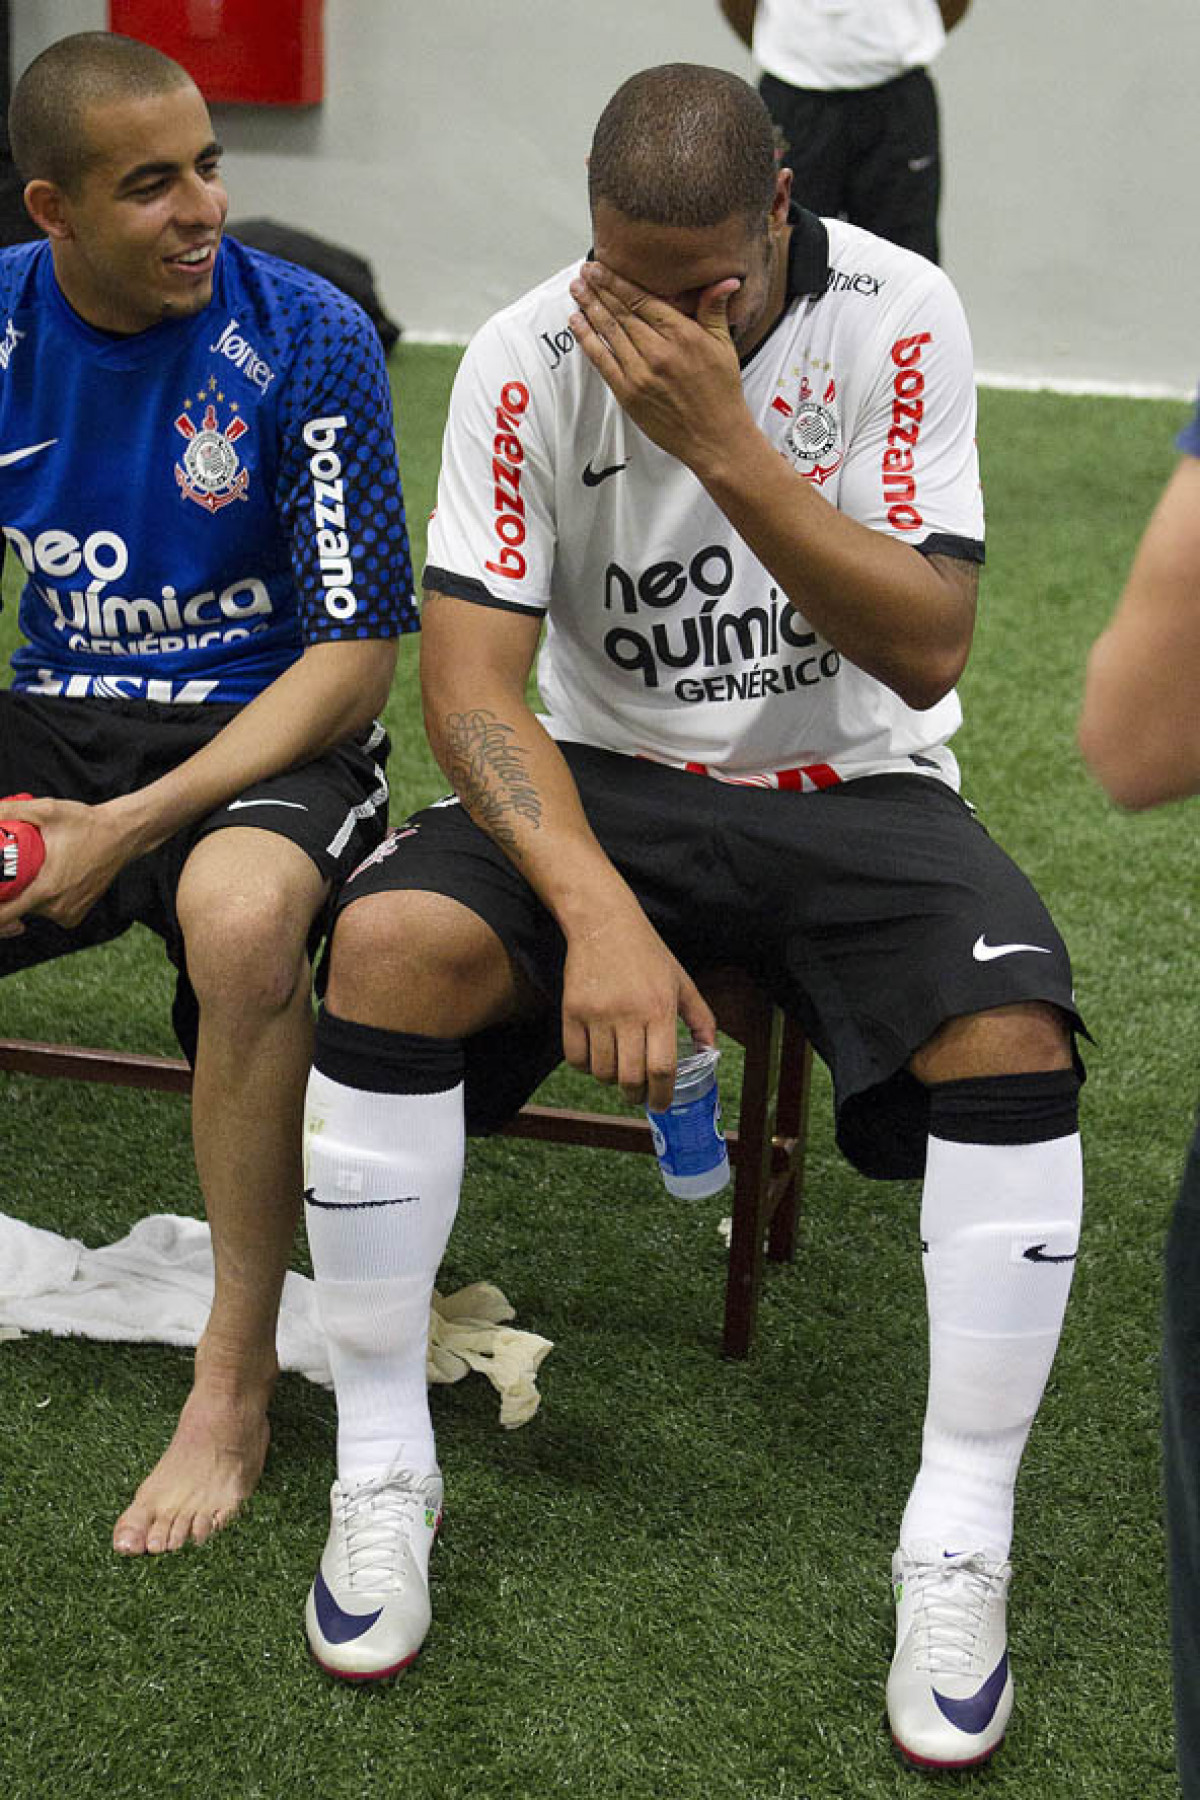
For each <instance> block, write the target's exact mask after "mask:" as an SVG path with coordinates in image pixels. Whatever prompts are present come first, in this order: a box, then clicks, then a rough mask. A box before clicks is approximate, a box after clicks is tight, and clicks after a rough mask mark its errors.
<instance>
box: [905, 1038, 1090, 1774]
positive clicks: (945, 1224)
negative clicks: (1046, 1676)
mask: <svg viewBox="0 0 1200 1800" xmlns="http://www.w3.org/2000/svg"><path fill="white" fill-rule="evenodd" d="M911 1067H912V1069H913V1071H914V1073H916V1074H917V1076H918V1077H919V1078H920V1079H921V1080H922V1081H923V1082H924V1083H926V1084H927V1086H928V1090H929V1138H928V1147H927V1157H926V1165H925V1179H924V1187H923V1192H922V1201H921V1246H922V1253H923V1263H924V1273H925V1289H926V1299H927V1305H928V1314H929V1385H928V1394H927V1399H926V1410H925V1421H924V1429H923V1435H922V1456H921V1465H920V1469H919V1472H918V1474H917V1478H916V1481H915V1483H914V1485H913V1488H912V1492H911V1494H910V1496H909V1500H908V1504H907V1506H906V1508H905V1512H904V1518H903V1521H902V1523H901V1527H900V1547H899V1549H898V1550H897V1552H896V1555H895V1558H894V1560H893V1583H894V1586H895V1589H896V1604H897V1649H896V1657H895V1660H894V1662H893V1665H892V1671H891V1675H890V1677H889V1682H888V1708H889V1715H890V1719H891V1724H892V1731H893V1735H894V1737H895V1739H896V1741H897V1744H898V1745H899V1746H900V1748H901V1750H902V1751H903V1752H904V1754H905V1755H906V1756H907V1757H908V1759H909V1760H910V1761H912V1762H915V1763H918V1764H920V1765H925V1766H932V1767H951V1768H958V1767H965V1766H970V1764H972V1763H973V1762H979V1761H983V1760H985V1759H986V1758H987V1757H988V1756H990V1755H991V1754H992V1752H993V1751H994V1750H995V1749H996V1747H997V1746H998V1744H999V1742H1000V1740H1001V1739H1002V1738H1003V1736H1004V1731H1005V1728H1006V1725H1007V1721H1008V1716H1009V1713H1010V1712H1011V1708H1012V1694H1013V1689H1012V1676H1011V1674H1010V1672H1009V1667H1008V1655H1007V1637H1006V1617H1005V1614H1006V1605H1007V1591H1008V1583H1009V1575H1010V1565H1009V1561H1008V1558H1009V1553H1010V1549H1011V1544H1012V1519H1013V1497H1014V1492H1015V1487H1016V1479H1017V1472H1018V1469H1019V1467H1020V1463H1021V1457H1022V1455H1023V1453H1024V1449H1025V1445H1026V1442H1027V1440H1028V1437H1029V1432H1030V1429H1031V1427H1032V1425H1033V1422H1034V1419H1035V1417H1036V1414H1037V1411H1038V1408H1039V1406H1040V1404H1041V1399H1042V1393H1043V1390H1044V1388H1045V1385H1046V1381H1047V1378H1048V1376H1049V1373H1050V1368H1051V1365H1052V1363H1053V1360H1054V1355H1055V1352H1056V1350H1057V1347H1058V1340H1059V1334H1060V1332H1061V1329H1062V1323H1063V1317H1064V1313H1065V1309H1066V1304H1067V1297H1068V1295H1069V1293H1070V1289H1071V1278H1072V1275H1073V1273H1074V1268H1075V1257H1076V1251H1077V1247H1078V1242H1079V1229H1080V1221H1081V1216H1082V1207H1083V1165H1082V1155H1081V1149H1080V1141H1079V1122H1078V1086H1079V1081H1078V1076H1077V1074H1076V1072H1075V1069H1074V1067H1073V1064H1072V1055H1071V1046H1070V1040H1069V1037H1068V1033H1067V1029H1066V1027H1065V1024H1064V1022H1063V1020H1062V1018H1061V1016H1060V1015H1059V1014H1058V1013H1057V1011H1056V1010H1055V1009H1054V1008H1052V1007H1049V1006H1046V1005H1042V1004H1037V1003H1032V1004H1031V1003H1026V1004H1022V1005H1014V1006H1011V1007H1006V1008H1003V1009H999V1010H996V1011H990V1012H985V1013H981V1014H976V1015H973V1016H969V1017H966V1018H957V1019H954V1020H951V1021H950V1022H949V1023H948V1024H947V1025H945V1026H943V1027H942V1028H941V1030H940V1031H939V1032H938V1033H937V1034H936V1035H935V1037H934V1038H933V1039H931V1040H930V1042H929V1043H928V1044H927V1045H926V1046H924V1047H923V1049H922V1050H921V1051H920V1052H918V1054H917V1055H916V1056H915V1057H914V1058H913V1061H912V1064H911Z"/></svg>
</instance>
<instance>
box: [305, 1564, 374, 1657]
mask: <svg viewBox="0 0 1200 1800" xmlns="http://www.w3.org/2000/svg"><path fill="white" fill-rule="evenodd" d="M313 1603H314V1605H315V1607H316V1612H317V1624H318V1625H319V1626H320V1627H321V1635H322V1636H323V1637H324V1638H325V1639H326V1641H327V1642H328V1643H330V1644H349V1643H350V1642H352V1640H353V1639H354V1638H357V1637H362V1635H363V1633H364V1632H365V1631H370V1629H371V1627H372V1625H373V1624H374V1623H375V1621H376V1619H377V1618H378V1617H379V1615H380V1613H381V1612H382V1611H383V1608H382V1606H377V1607H376V1608H375V1611H374V1612H369V1613H352V1612H347V1611H346V1610H345V1608H344V1607H342V1606H339V1605H338V1603H337V1601H336V1600H335V1599H334V1597H333V1595H332V1594H331V1593H330V1591H329V1587H328V1584H327V1583H326V1580H325V1577H324V1575H322V1573H321V1571H320V1569H318V1570H317V1578H316V1580H315V1581H314V1582H313Z"/></svg>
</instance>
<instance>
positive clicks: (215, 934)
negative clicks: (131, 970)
mask: <svg viewBox="0 0 1200 1800" xmlns="http://www.w3.org/2000/svg"><path fill="white" fill-rule="evenodd" d="M181 923H182V924H183V931H184V946H185V949H186V952H187V969H188V979H189V980H190V981H191V984H192V987H193V988H194V989H195V992H196V997H197V999H198V1000H199V1002H200V1006H201V1009H202V1010H205V1009H207V1010H210V1011H211V1010H212V1009H213V1008H215V1007H225V1008H232V1009H235V1010H236V1011H237V1012H238V1014H239V1015H240V1016H243V1017H245V1016H250V1015H259V1016H262V1015H269V1014H272V1013H279V1012H284V1011H286V1010H287V1008H288V1007H289V1006H290V1005H291V1004H292V1002H293V1000H294V999H295V996H296V991H297V988H298V987H299V986H301V985H304V986H307V984H308V982H309V979H310V971H309V965H308V957H307V949H306V941H305V940H306V936H307V929H306V928H305V927H303V926H302V925H301V923H300V921H299V920H294V919H293V918H292V917H291V914H290V909H289V907H288V905H287V903H286V898H285V896H284V895H282V894H279V893H276V892H274V891H272V890H271V889H270V888H267V889H259V890H257V891H255V892H254V893H246V894H236V895H227V896H226V899H225V903H224V905H223V906H222V907H221V908H219V909H217V908H214V909H211V910H208V911H206V912H204V913H202V914H201V913H198V912H196V911H195V910H193V911H192V912H191V913H190V915H189V916H188V917H186V918H185V917H183V916H182V915H181Z"/></svg>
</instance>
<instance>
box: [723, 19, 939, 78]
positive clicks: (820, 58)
mask: <svg viewBox="0 0 1200 1800" xmlns="http://www.w3.org/2000/svg"><path fill="white" fill-rule="evenodd" d="M945 41H946V28H945V26H944V25H943V23H942V15H941V13H940V11H939V10H938V6H937V0H758V10H757V12H756V14H755V18H754V59H755V61H756V62H757V63H758V64H759V65H760V67H761V68H763V69H764V70H765V71H766V73H767V74H768V75H774V76H775V77H776V78H777V80H779V81H786V82H787V83H788V84H789V86H791V87H800V88H864V87H877V86H878V85H879V84H880V82H883V81H891V80H892V79H893V78H894V77H895V76H897V75H903V74H904V73H905V71H906V70H908V69H920V68H924V67H925V65H926V64H927V63H930V62H932V60H933V58H934V57H935V56H936V55H937V53H938V51H939V50H940V49H941V48H942V45H943V44H944V43H945Z"/></svg>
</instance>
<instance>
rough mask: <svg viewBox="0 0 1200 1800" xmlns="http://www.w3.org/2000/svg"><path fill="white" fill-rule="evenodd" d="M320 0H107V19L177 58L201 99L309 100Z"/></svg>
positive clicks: (320, 91) (319, 68)
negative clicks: (199, 93)
mask: <svg viewBox="0 0 1200 1800" xmlns="http://www.w3.org/2000/svg"><path fill="white" fill-rule="evenodd" d="M323 5H324V0H109V7H108V22H109V26H110V28H111V29H112V30H113V31H119V32H121V33H122V34H123V35H124V36H125V37H134V38H140V39H141V40H142V42H143V43H144V44H153V45H154V47H155V49H156V50H163V51H165V52H166V54H167V55H168V56H173V57H174V58H175V61H176V62H177V63H181V64H182V65H183V67H184V68H185V69H186V70H187V72H188V74H189V75H190V76H191V78H192V80H193V81H194V82H195V83H196V86H197V87H198V88H199V89H200V92H201V93H202V94H203V95H204V97H205V99H206V100H209V101H212V102H214V103H215V102H219V101H228V100H232V101H249V102H251V103H252V104H254V105H256V106H312V105H314V104H315V102H316V101H318V100H320V99H322V97H323V95H324V73H325V71H324V45H323V42H322V33H321V12H322V8H323Z"/></svg>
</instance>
